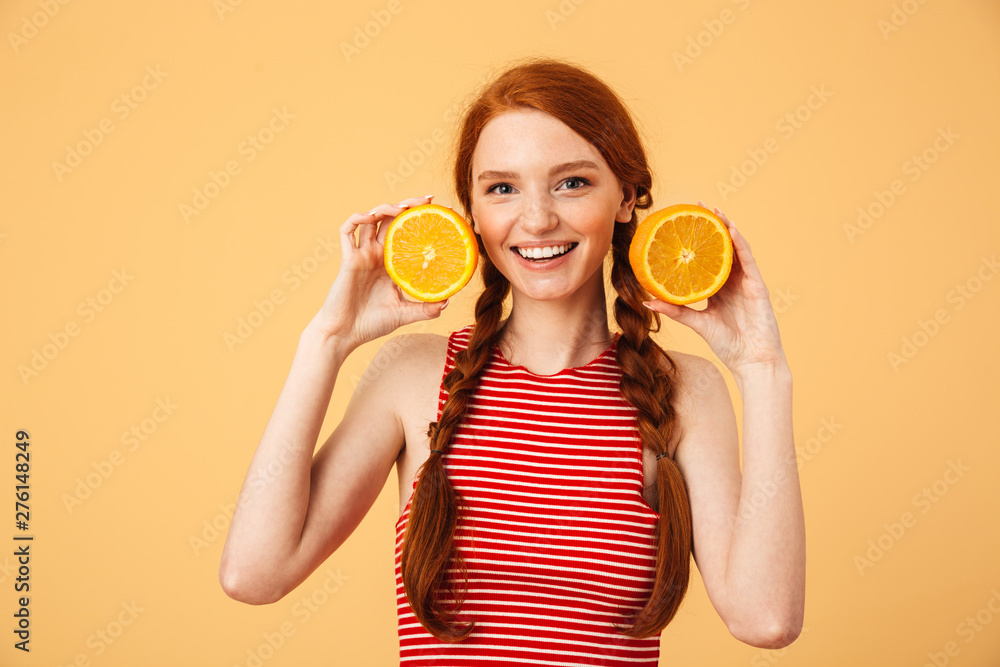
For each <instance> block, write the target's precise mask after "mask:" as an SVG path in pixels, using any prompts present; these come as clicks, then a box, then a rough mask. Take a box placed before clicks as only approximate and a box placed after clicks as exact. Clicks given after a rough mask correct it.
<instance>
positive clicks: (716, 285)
mask: <svg viewBox="0 0 1000 667" xmlns="http://www.w3.org/2000/svg"><path fill="white" fill-rule="evenodd" d="M628 259H629V263H630V264H631V265H632V271H633V272H634V273H635V277H636V278H637V279H638V280H639V284H641V285H642V286H643V287H645V288H646V291H648V292H649V293H650V294H652V295H653V296H654V297H656V298H657V299H659V300H660V301H666V302H667V303H675V304H678V305H683V304H688V303H694V302H695V301H700V300H702V299H707V298H708V297H710V296H712V295H713V294H715V293H716V292H718V291H719V290H720V289H721V288H722V286H723V285H724V284H725V282H726V279H727V278H728V277H729V271H730V269H732V266H733V240H732V237H730V235H729V230H728V229H727V228H726V223H725V222H723V221H722V219H721V218H719V217H718V216H717V215H715V214H714V213H712V212H711V211H709V210H708V209H706V208H702V207H701V206H696V205H694V204H676V205H674V206H668V207H667V208H664V209H661V210H659V211H656V212H655V213H650V214H649V215H648V216H646V218H645V219H644V220H643V221H642V222H640V223H639V226H638V227H637V228H636V230H635V236H633V237H632V245H631V246H630V247H629V253H628Z"/></svg>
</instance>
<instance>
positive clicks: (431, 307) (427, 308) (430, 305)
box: [404, 299, 449, 324]
mask: <svg viewBox="0 0 1000 667" xmlns="http://www.w3.org/2000/svg"><path fill="white" fill-rule="evenodd" d="M448 301H449V300H448V299H445V300H444V301H424V302H423V303H411V304H410V305H409V307H408V308H407V309H406V313H405V315H404V317H405V318H406V322H405V324H410V323H412V322H419V321H420V320H431V319H434V318H436V317H438V316H439V315H441V311H443V310H444V308H445V306H447V305H448Z"/></svg>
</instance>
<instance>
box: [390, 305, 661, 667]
mask: <svg viewBox="0 0 1000 667" xmlns="http://www.w3.org/2000/svg"><path fill="white" fill-rule="evenodd" d="M473 326H474V325H469V326H467V327H465V328H463V329H460V330H458V331H455V332H453V333H452V334H451V335H450V336H449V338H448V354H447V361H446V363H445V367H444V373H443V374H442V385H441V388H440V393H439V401H438V418H439V419H440V416H441V408H442V407H443V406H444V402H445V399H446V398H447V396H448V392H447V391H446V390H445V388H444V386H443V378H444V375H446V374H447V373H448V372H449V371H450V370H451V369H452V368H454V366H455V354H456V353H457V352H458V351H459V350H460V349H464V348H466V347H467V346H468V342H469V336H470V333H471V331H472V327H473ZM619 335H620V334H619ZM617 343H618V336H617V335H616V337H615V341H614V342H613V343H612V344H611V347H609V348H608V349H607V350H605V351H604V352H603V353H602V354H601V355H600V356H598V357H597V358H596V359H594V360H593V361H591V362H590V363H589V364H587V365H585V366H580V367H577V368H568V369H565V370H563V371H560V372H559V373H556V374H555V375H537V374H535V373H532V372H531V371H529V370H528V369H526V368H524V367H523V366H514V365H512V364H511V363H509V362H508V361H507V360H506V359H505V358H504V357H503V355H502V354H501V352H500V348H499V346H496V347H494V350H493V356H492V359H491V361H490V362H489V364H488V365H487V367H486V368H485V369H484V370H483V373H482V375H481V376H480V383H479V386H478V387H477V389H476V391H475V393H474V394H473V395H472V397H471V399H470V401H469V404H468V408H467V411H466V415H465V417H464V419H463V422H462V424H461V426H460V427H459V428H458V429H457V430H456V433H455V435H454V437H453V439H452V443H451V445H450V446H449V447H448V448H447V450H446V452H445V453H444V454H441V455H440V456H443V457H444V461H443V464H444V466H445V470H446V474H447V475H448V477H449V479H450V481H451V483H452V486H453V487H454V488H455V490H456V491H457V493H458V495H459V496H460V505H459V520H458V527H457V531H456V535H455V547H456V549H457V550H458V551H459V553H460V554H461V555H462V557H463V558H464V560H465V566H466V571H467V575H468V591H467V593H466V597H465V603H464V605H463V606H462V610H461V612H459V613H458V614H457V619H458V620H459V621H461V622H467V621H470V620H475V621H476V626H475V628H474V629H473V631H472V633H471V634H470V635H469V636H468V637H466V638H465V639H464V640H462V641H460V642H455V643H449V642H442V641H440V640H438V639H437V638H436V637H434V635H432V634H430V633H429V632H427V630H426V629H425V628H424V627H423V626H422V625H421V624H420V622H419V621H418V620H417V618H416V616H414V615H413V611H412V609H411V608H410V605H409V603H408V602H407V599H406V595H405V591H404V588H403V579H402V567H401V560H402V540H403V535H404V531H405V528H406V520H407V517H408V516H409V512H410V504H411V502H412V496H411V501H410V502H407V504H406V508H405V509H404V510H403V513H402V515H400V517H399V519H398V520H397V522H396V602H397V609H398V629H399V650H400V664H401V665H407V666H413V667H418V666H422V665H449V666H453V667H458V666H462V667H464V666H472V665H500V664H504V665H506V664H520V665H551V666H562V665H566V666H569V665H579V664H590V665H622V666H625V665H628V667H647V666H649V667H652V666H653V665H656V664H657V662H658V660H659V654H660V641H659V636H656V637H650V638H646V639H633V638H631V637H627V636H625V635H622V634H619V633H618V632H616V631H615V628H614V625H615V624H618V625H619V626H621V627H627V626H628V625H629V623H628V622H627V621H626V620H625V618H624V614H626V613H635V612H637V611H638V610H640V609H641V608H642V607H643V606H645V603H646V602H647V601H648V599H649V595H650V593H651V592H652V589H653V581H654V575H655V559H656V547H657V542H656V538H655V535H656V526H657V522H658V519H659V515H658V514H657V512H656V511H654V510H653V509H652V507H650V506H649V505H648V504H647V503H646V501H645V499H644V498H643V496H642V485H643V466H642V452H641V445H640V439H639V432H638V430H637V429H636V426H635V413H636V411H635V409H634V408H633V407H632V406H630V405H629V404H628V403H626V402H625V401H624V399H622V398H621V396H620V394H619V391H618V383H619V381H620V379H621V370H620V368H619V366H618V364H617V360H616V358H615V348H616V346H617ZM413 486H414V488H415V487H416V481H414V484H413ZM463 504H464V507H463ZM446 575H447V577H448V578H449V580H450V581H452V582H453V586H455V587H456V589H457V590H459V591H460V590H461V587H462V585H463V581H464V577H463V575H462V573H461V571H460V569H459V568H458V567H456V564H455V563H454V561H452V567H450V568H449V569H448V570H447V573H446Z"/></svg>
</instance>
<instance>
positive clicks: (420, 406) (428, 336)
mask: <svg viewBox="0 0 1000 667" xmlns="http://www.w3.org/2000/svg"><path fill="white" fill-rule="evenodd" d="M447 354H448V337H447V336H443V335H441V334H434V333H404V334H399V335H397V336H393V337H392V338H390V339H389V340H387V341H386V342H385V343H383V345H382V347H381V348H380V349H379V351H378V353H377V354H376V355H375V357H374V358H373V359H372V361H371V363H370V364H369V365H368V368H367V369H366V370H365V372H364V376H363V378H362V380H363V381H371V382H373V383H374V385H375V386H376V387H377V388H378V390H379V392H380V393H382V396H383V397H384V398H385V399H387V400H390V401H393V403H394V404H395V405H394V408H395V412H396V414H397V416H398V417H399V418H400V419H401V420H402V421H404V422H405V420H406V418H407V415H413V414H416V413H421V414H422V413H426V412H427V411H428V405H432V406H436V401H437V395H438V394H437V389H438V387H439V385H440V382H441V372H442V371H443V370H444V364H445V358H446V356H447ZM431 400H433V401H434V403H433V404H432V403H430V401H431ZM431 418H432V419H433V416H432V417H431Z"/></svg>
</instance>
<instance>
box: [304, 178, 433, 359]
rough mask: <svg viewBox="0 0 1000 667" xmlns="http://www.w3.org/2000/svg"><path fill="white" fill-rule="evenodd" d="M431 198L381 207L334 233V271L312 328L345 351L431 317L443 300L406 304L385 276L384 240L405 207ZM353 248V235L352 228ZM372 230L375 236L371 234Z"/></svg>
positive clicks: (361, 214) (356, 217)
mask: <svg viewBox="0 0 1000 667" xmlns="http://www.w3.org/2000/svg"><path fill="white" fill-rule="evenodd" d="M432 197H433V195H430V196H427V197H419V198H415V199H405V200H403V201H401V202H400V203H399V204H395V205H393V204H381V205H379V206H376V207H375V208H373V209H372V210H371V211H369V212H368V213H355V214H354V215H352V216H351V217H349V218H348V219H347V221H346V222H344V224H343V225H341V227H340V250H341V253H340V270H339V272H338V273H337V278H336V279H335V280H334V282H333V287H331V288H330V293H329V294H328V295H327V297H326V301H325V302H324V303H323V307H322V308H321V309H320V312H319V313H318V314H317V315H316V317H315V318H314V320H313V322H314V323H315V325H316V326H317V327H319V329H320V330H321V331H322V332H323V333H324V334H325V335H328V336H339V337H341V338H342V339H343V344H344V345H345V346H346V347H347V349H351V350H353V349H355V348H357V347H359V346H361V345H363V344H365V343H367V342H369V341H372V340H375V339H376V338H379V337H381V336H384V335H386V334H388V333H391V332H393V331H395V330H396V329H398V328H399V327H401V326H403V325H404V324H410V323H411V322H417V321H419V320H429V319H433V318H435V317H437V316H438V315H440V314H441V311H442V310H444V307H445V306H446V305H447V304H448V301H447V299H446V300H444V301H439V302H434V303H424V302H414V301H409V300H408V299H406V298H405V297H404V295H403V291H402V290H401V289H400V288H399V286H398V285H397V284H396V283H394V282H393V281H392V278H390V277H389V274H388V273H386V270H385V264H384V260H383V248H384V247H385V234H386V230H388V228H389V223H390V222H392V220H393V218H395V217H396V216H397V215H399V214H400V213H401V212H403V211H404V210H405V209H407V208H409V207H411V206H418V205H420V204H429V203H430V201H431V198H432ZM359 227H360V228H361V231H360V232H359V233H358V239H357V242H355V238H354V231H355V230H356V229H358V228H359ZM376 227H377V231H376Z"/></svg>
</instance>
